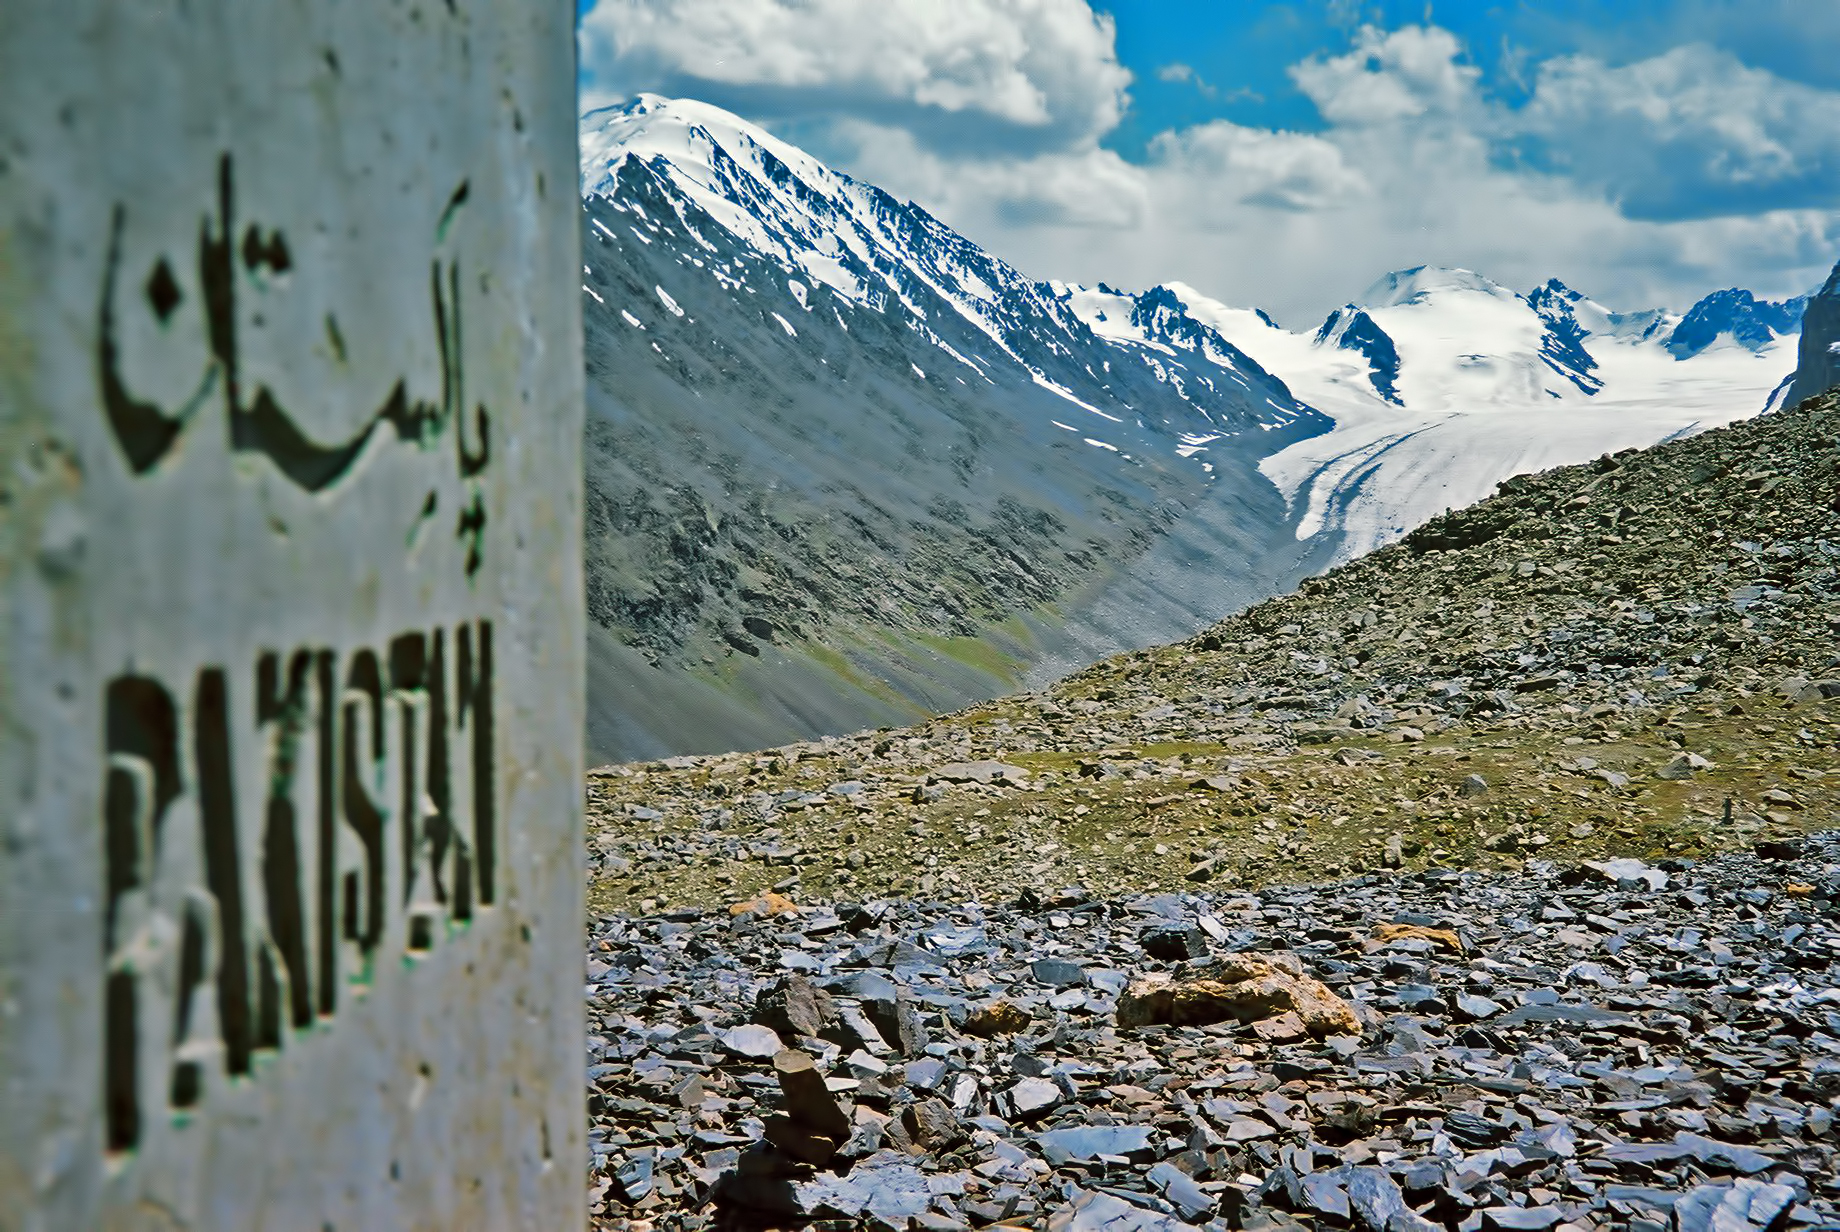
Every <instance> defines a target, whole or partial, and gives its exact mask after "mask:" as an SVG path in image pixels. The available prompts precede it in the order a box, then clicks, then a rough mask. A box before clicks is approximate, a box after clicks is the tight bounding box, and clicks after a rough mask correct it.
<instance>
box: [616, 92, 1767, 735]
mask: <svg viewBox="0 0 1840 1232" xmlns="http://www.w3.org/2000/svg"><path fill="white" fill-rule="evenodd" d="M582 191H583V198H584V200H583V226H584V257H585V260H586V262H587V263H586V265H585V267H584V271H583V295H584V310H585V311H584V317H585V326H586V331H587V353H588V360H589V404H590V417H589V420H590V422H589V430H588V437H587V451H586V461H587V480H588V506H587V513H588V529H589V535H588V543H587V579H588V591H589V600H590V615H591V616H592V622H591V631H590V638H591V648H590V649H591V653H590V664H591V672H590V681H589V708H590V716H589V745H590V749H591V750H592V751H594V752H595V753H596V754H597V755H599V756H603V757H611V758H634V757H642V756H656V755H660V754H665V753H674V752H708V751H716V750H721V749H731V748H744V747H758V746H760V745H764V744H772V743H778V742H782V741H784V740H786V739H789V738H793V737H797V736H814V735H820V734H826V733H836V732H843V731H849V730H852V729H857V728H861V727H866V726H872V725H875V724H886V723H896V722H906V721H911V720H913V719H916V718H919V717H921V716H923V715H925V714H929V713H936V712H938V711H940V710H943V709H950V708H952V707H954V706H958V705H962V704H963V703H965V702H966V701H969V700H972V699H976V698H980V697H987V696H991V695H994V694H998V693H1001V692H1005V691H1008V690H1011V689H1014V688H1017V687H1031V686H1034V685H1038V684H1041V683H1044V682H1046V681H1048V680H1051V679H1054V678H1055V677H1057V676H1058V675H1060V674H1062V673H1064V672H1065V671H1067V670H1070V669H1072V668H1074V667H1077V666H1080V665H1082V664H1084V663H1088V662H1091V661H1092V660H1093V659H1094V658H1096V657H1100V656H1102V655H1104V654H1107V653H1113V652H1116V651H1118V650H1122V649H1130V648H1134V647H1138V646H1143V645H1147V644H1153V643H1155V642H1157V641H1163V640H1169V639H1172V638H1178V637H1182V636H1186V635H1187V634H1189V633H1192V632H1193V631H1194V630H1196V629H1198V628H1201V627H1203V626H1205V625H1206V624H1208V623H1209V622H1211V621H1212V620H1214V619H1217V618H1218V617H1219V616H1220V615H1222V614H1223V613H1226V612H1229V611H1233V610H1236V609H1238V608H1240V607H1243V606H1245V605H1246V604H1248V603H1251V602H1255V601H1257V600H1258V599H1261V598H1263V597H1264V596H1266V595H1268V594H1272V593H1278V592H1281V591H1283V590H1285V589H1288V588H1289V587H1290V586H1291V585H1292V584H1294V582H1295V581H1296V580H1297V579H1299V578H1301V577H1303V576H1306V575H1307V574H1309V573H1310V572H1313V571H1316V570H1318V569H1320V568H1321V567H1323V566H1324V565H1326V564H1328V563H1331V562H1333V561H1336V560H1340V559H1345V558H1347V557H1349V556H1351V555H1354V554H1356V553H1358V552H1360V551H1364V550H1367V549H1369V548H1371V547H1373V546H1376V545H1378V544H1380V543H1383V542H1388V541H1390V540H1392V539H1394V538H1397V537H1398V536H1399V535H1400V534H1403V533H1404V532H1405V531H1406V530H1408V529H1410V528H1411V527H1412V526H1415V525H1417V524H1418V523H1420V522H1422V521H1423V520H1424V519H1425V518H1427V517H1430V516H1432V515H1433V514H1435V513H1436V512H1438V511H1440V510H1442V509H1445V508H1448V507H1452V506H1456V505H1462V504H1465V503H1468V502H1470V501H1472V500H1474V499H1477V498H1479V497H1480V496H1482V495H1485V494H1486V493H1487V492H1488V491H1489V490H1490V489H1491V488H1492V486H1493V484H1494V483H1495V482H1496V481H1497V480H1499V479H1501V478H1502V477H1504V476H1506V475H1509V474H1512V473H1516V472H1518V471H1524V470H1537V469H1543V468H1545V467H1548V466H1551V465H1555V464H1559V463H1564V462H1574V461H1578V460H1581V459H1583V458H1586V457H1590V456H1594V455H1595V454H1597V453H1600V452H1604V451H1607V450H1616V449H1621V448H1625V447H1630V446H1640V445H1646V444H1649V443H1651V442H1653V441H1655V440H1658V439H1663V438H1666V437H1668V436H1671V435H1678V434H1682V433H1687V432H1691V431H1696V430H1698V429H1700V428H1703V427H1706V426H1708V425H1710V424H1714V423H1719V422H1725V421H1727V420H1729V419H1731V418H1734V417H1738V416H1742V415H1746V414H1750V413H1752V412H1754V411H1755V410H1756V409H1758V408H1760V407H1761V406H1762V405H1763V403H1764V401H1765V398H1766V396H1767V394H1768V392H1769V390H1770V389H1771V388H1772V387H1773V386H1775V385H1776V384H1777V383H1778V379H1779V378H1780V377H1781V374H1782V369H1783V368H1784V367H1786V366H1787V360H1786V355H1785V354H1783V353H1782V352H1783V351H1784V349H1785V348H1786V346H1787V343H1786V340H1785V339H1784V338H1783V337H1782V335H1781V331H1782V330H1783V329H1786V328H1790V327H1791V326H1792V323H1793V318H1794V316H1795V315H1796V313H1797V312H1798V311H1799V303H1798V302H1794V301H1792V302H1790V303H1787V304H1767V303H1759V302H1758V301H1756V300H1755V299H1754V297H1752V296H1750V295H1749V294H1748V293H1745V292H1721V293H1719V294H1718V295H1716V296H1713V297H1709V298H1708V300H1706V301H1703V302H1702V303H1701V304H1700V305H1698V306H1696V307H1695V308H1694V309H1693V310H1692V311H1691V312H1689V313H1688V314H1687V315H1686V317H1685V318H1684V319H1682V318H1676V317H1674V316H1672V315H1670V314H1667V313H1661V312H1640V313H1627V314H1622V313H1613V312H1610V311H1609V310H1608V309H1605V308H1603V307H1602V306H1601V305H1598V304H1596V303H1594V302H1593V301H1590V300H1589V299H1587V298H1586V297H1584V296H1582V295H1580V294H1578V293H1577V292H1574V291H1571V290H1569V289H1567V288H1565V287H1563V286H1561V285H1560V284H1558V283H1556V282H1554V283H1549V284H1547V285H1546V286H1545V287H1542V288H1540V289H1538V290H1536V291H1535V292H1533V293H1531V294H1530V295H1525V296H1523V295H1519V294H1517V293H1515V292H1512V291H1509V290H1507V289H1505V288H1502V287H1500V286H1498V285H1496V284H1494V283H1492V282H1490V281H1489V280H1487V279H1486V278H1482V277H1481V276H1479V275H1476V274H1473V273H1470V272H1468V271H1461V270H1434V269H1417V270H1408V271H1402V272H1400V273H1398V274H1395V275H1390V276H1389V277H1388V278H1386V279H1383V280H1381V282H1380V283H1379V284H1376V286H1375V287H1374V288H1373V289H1371V290H1370V291H1369V293H1368V294H1367V295H1366V296H1364V297H1363V299H1362V302H1361V303H1360V304H1359V305H1350V306H1349V307H1348V308H1346V309H1342V310H1338V312H1337V313H1335V314H1332V315H1331V317H1330V318H1329V320H1328V321H1327V322H1325V323H1324V324H1323V326H1322V327H1321V328H1320V329H1316V330H1306V331H1303V332H1300V333H1292V332H1290V331H1288V330H1285V329H1282V328H1280V327H1279V326H1278V325H1277V324H1276V323H1275V322H1273V321H1272V320H1271V318H1269V317H1268V316H1266V315H1265V314H1263V313H1260V312H1257V311H1256V310H1252V309H1246V310H1239V309H1231V308H1227V307H1226V306H1224V305H1222V304H1219V303H1217V302H1215V301H1213V300H1210V299H1207V298H1206V297H1205V296H1202V295H1201V294H1200V293H1199V292H1196V291H1194V290H1193V289H1192V288H1188V287H1185V286H1183V285H1182V284H1179V283H1172V284H1169V285H1167V286H1162V287H1154V288H1151V289H1150V290H1148V291H1145V292H1142V293H1137V294H1125V293H1121V292H1118V291H1115V290H1113V289H1111V288H1108V287H1104V286H1100V287H1098V288H1087V287H1079V286H1071V285H1067V284H1061V283H1045V282H1037V281H1034V280H1031V279H1030V278H1028V277H1026V276H1025V275H1023V274H1022V273H1020V272H1018V271H1016V270H1014V269H1013V268H1011V267H1009V266H1008V265H1006V264H1004V263H1003V262H1001V261H999V260H997V259H995V258H993V257H991V256H990V255H989V254H987V253H984V252H983V251H981V250H980V249H978V248H977V247H976V246H975V245H974V244H971V243H970V242H969V241H967V240H966V239H964V238H963V237H962V236H959V235H957V234H956V233H954V232H952V231H951V230H950V229H949V228H947V227H945V226H944V225H943V224H941V223H940V222H939V221H938V220H937V219H934V218H933V217H931V216H930V215H928V214H927V213H926V212H925V211H924V210H922V209H920V208H918V207H916V206H914V205H912V204H908V203H902V202H898V201H896V200H894V199H893V198H891V197H889V196H888V195H887V194H885V193H883V192H881V191H879V190H877V189H875V188H874V187H872V186H870V185H866V184H861V183H858V182H855V181H853V180H851V179H849V177H847V176H843V175H840V174H838V173H837V172H835V171H833V170H831V169H829V168H827V167H825V166H824V165H823V164H822V163H820V162H818V161H817V160H815V159H813V158H811V157H810V156H809V155H807V154H805V153H803V152H802V151H800V150H798V149H797V148H795V147H793V146H790V145H788V144H786V143H784V142H782V141H779V140H777V139H776V138H774V137H772V136H771V135H770V134H768V133H766V132H765V131H764V130H762V129H760V128H758V127H756V126H753V125H750V124H748V123H746V122H745V121H743V120H741V119H739V118H738V117H735V116H733V115H731V114H729V113H727V112H723V111H721V110H719V109H717V108H713V107H708V106H706V105H703V104H699V103H694V102H689V101H683V100H675V101H674V100H668V99H662V98H657V97H655V96H644V97H642V98H640V99H638V100H637V101H636V102H634V103H632V104H630V105H627V106H624V107H620V108H614V109H609V110H606V111H601V112H596V113H594V114H592V115H590V116H588V117H586V118H584V121H583V130H582ZM1683 330H1684V331H1686V332H1685V333H1683V332H1682V331H1683Z"/></svg>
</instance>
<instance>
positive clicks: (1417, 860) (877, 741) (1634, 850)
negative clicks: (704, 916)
mask: <svg viewBox="0 0 1840 1232" xmlns="http://www.w3.org/2000/svg"><path fill="white" fill-rule="evenodd" d="M1837 409H1840V395H1831V394H1830V395H1827V396H1824V397H1823V398H1821V399H1816V400H1813V401H1811V402H1808V403H1806V404H1803V405H1802V406H1800V407H1798V408H1795V409H1793V410H1785V411H1781V412H1776V413H1772V414H1769V415H1766V416H1763V417H1761V418H1758V419H1754V420H1749V421H1746V422H1743V423H1739V424H1736V425H1732V426H1730V427H1727V428H1722V429H1716V430H1713V431H1709V432H1706V433H1702V434H1700V435H1696V436H1693V437H1690V438H1686V439H1683V440H1677V441H1671V442H1668V443H1665V444H1662V445H1660V446H1656V447H1654V448H1652V449H1649V450H1646V451H1642V452H1639V453H1637V452H1630V453H1626V454H1620V455H1616V456H1613V457H1605V458H1601V459H1599V460H1597V461H1595V462H1593V463H1589V464H1584V465H1580V466H1572V467H1565V468H1561V469H1557V470H1554V471H1550V472H1546V473H1544V474H1540V475H1535V476H1526V477H1520V478H1516V479H1512V480H1510V481H1508V482H1507V483H1505V484H1504V485H1503V490H1502V491H1501V492H1500V494H1499V495H1497V496H1495V497H1493V498H1491V499H1489V500H1487V501H1484V502H1482V503H1480V504H1478V505H1476V506H1474V507H1472V508H1469V509H1465V510H1461V511H1459V512H1457V513H1454V514H1450V515H1447V516H1444V517H1440V518H1437V519H1434V520H1432V521H1431V522H1430V523H1428V524H1427V525H1426V526H1424V527H1422V528H1420V529H1419V530H1417V531H1415V532H1414V533H1413V534H1411V535H1410V536H1408V537H1407V538H1406V539H1405V540H1403V541H1402V542H1400V543H1397V544H1394V545H1392V546H1389V547H1387V548H1383V549H1381V550H1379V551H1377V552H1375V553H1373V554H1371V555H1369V556H1367V557H1364V558H1362V559H1360V560H1357V561H1354V562H1352V563H1350V564H1347V565H1344V566H1341V567H1340V568H1338V569H1336V570H1334V571H1333V572H1331V573H1329V574H1327V575H1325V576H1323V577H1319V578H1314V579H1311V580H1310V581H1308V582H1307V583H1305V584H1304V586H1303V588H1302V589H1301V591H1300V592H1299V593H1297V594H1293V595H1287V596H1284V597H1282V598H1277V599H1272V600H1269V601H1267V602H1264V603H1261V604H1259V605H1257V606H1256V607H1253V608H1251V609H1250V610H1248V611H1246V612H1244V613H1241V614H1240V615H1238V616H1235V617H1232V618H1230V619H1228V620H1226V621H1224V622H1222V623H1220V624H1218V625H1216V626H1215V627H1213V628H1211V629H1209V630H1207V631H1206V632H1204V633H1202V634H1199V635H1197V636H1195V637H1192V638H1190V639H1187V640H1186V641H1183V642H1179V643H1176V644H1173V645H1169V646H1163V647H1160V648H1157V649H1153V650H1145V651H1139V652H1136V653H1133V654H1129V655H1125V656H1121V657H1117V658H1114V659H1111V660H1108V661H1105V662H1103V663H1099V664H1097V665H1095V666H1093V667H1091V668H1089V669H1087V670H1085V671H1083V672H1080V673H1078V674H1077V675H1075V676H1073V677H1071V678H1069V679H1067V680H1065V681H1064V682H1062V683H1060V684H1057V685H1055V686H1053V687H1052V688H1048V689H1045V690H1042V691H1039V692H1035V693H1028V694H1021V695H1016V696H1012V697H1006V698H1003V699H1000V700H998V701H996V702H992V703H989V704H986V705H982V706H977V707H973V708H971V709H969V710H964V711H960V712H958V713H956V714H952V715H947V716H944V717H941V718H938V719H935V720H932V721H929V722H927V723H924V724H921V725H919V726H916V727H912V728H908V729H904V730H899V731H896V730H886V731H880V732H873V733H866V734H863V735H860V736H855V737H851V738H847V739H833V740H825V741H821V742H815V743H807V744H801V745H796V746H790V747H785V748H780V749H777V750H772V751H768V752H765V753H758V754H736V755H728V756H721V757H710V758H679V759H673V760H671V761H668V762H660V763H651V764H647V765H642V766H610V767H606V768H603V769H602V770H599V771H596V772H594V774H593V776H592V777H591V779H590V783H589V810H590V815H591V819H592V820H591V824H590V831H591V834H592V835H593V838H592V839H591V847H590V860H591V865H592V867H593V880H592V884H591V887H590V900H591V901H592V902H593V903H595V904H596V905H597V906H598V907H600V908H602V909H609V908H615V907H621V906H640V905H643V904H646V903H648V902H649V903H651V904H653V905H656V904H659V903H666V902H668V903H671V904H682V903H716V902H725V901H732V900H733V899H735V898H738V897H740V896H742V895H743V894H744V893H749V892H754V891H758V890H761V889H763V888H767V887H771V886H777V887H779V888H781V889H782V890H785V891H786V892H789V893H793V894H796V895H800V896H804V897H835V898H847V899H858V900H860V899H865V898H873V897H876V896H878V895H883V894H888V893H922V894H924V893H955V894H960V895H972V894H980V895H984V896H989V897H999V898H1001V897H1008V896H1011V895H1013V894H1015V893H1016V892H1017V891H1018V890H1019V889H1024V888H1030V889H1032V890H1034V891H1035V892H1037V893H1040V894H1050V893H1052V892H1054V890H1055V889H1056V888H1057V887H1060V886H1065V885H1069V884H1074V883H1081V884H1084V885H1086V886H1088V887H1091V888H1100V887H1102V888H1104V889H1106V890H1107V891H1121V890H1125V889H1131V888H1140V887H1141V888H1151V887H1170V886H1177V885H1184V884H1207V885H1218V884H1223V883H1226V884H1247V885H1256V884H1261V883H1266V882H1274V881H1275V882H1289V881H1306V880H1317V879H1322V878H1325V877H1330V876H1334V875H1338V874H1348V873H1353V872H1358V871H1363V870H1371V869H1383V868H1388V867H1398V868H1407V869H1413V868H1424V867H1430V866H1437V865H1468V864H1474V865H1479V866H1483V867H1488V866H1504V867H1518V866H1519V865H1520V864H1521V863H1522V862H1524V861H1525V860H1527V859H1529V858H1531V857H1535V856H1537V857H1540V858H1548V859H1563V860H1572V861H1576V860H1579V859H1583V858H1586V857H1592V858H1595V857H1601V856H1605V855H1632V854H1633V855H1640V856H1645V857H1648V858H1660V857H1668V856H1672V857H1692V856H1699V855H1703V854H1706V853H1708V852H1712V851H1716V850H1720V849H1725V848H1730V847H1742V846H1748V845H1750V844H1752V843H1754V842H1757V841H1760V840H1763V839H1767V838H1771V837H1774V836H1778V835H1781V834H1792V833H1795V832H1798V831H1801V830H1804V829H1807V828H1812V827H1818V826H1822V825H1826V824H1831V817H1832V815H1833V810H1834V807H1835V805H1836V803H1840V794H1837V792H1836V787H1837V786H1840V747H1837V746H1840V726H1837V723H1836V720H1840V711H1836V710H1835V708H1834V705H1835V704H1834V703H1831V702H1830V701H1829V700H1828V699H1829V698H1832V697H1835V696H1840V657H1837V656H1836V653H1835V633H1836V631H1837V630H1840V512H1837V510H1840V435H1836V434H1837V433H1840V418H1837V417H1836V414H1835V412H1836V410H1837Z"/></svg>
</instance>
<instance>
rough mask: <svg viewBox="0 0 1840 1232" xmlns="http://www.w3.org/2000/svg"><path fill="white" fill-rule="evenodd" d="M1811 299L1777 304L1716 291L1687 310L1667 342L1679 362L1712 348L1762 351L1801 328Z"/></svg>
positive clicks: (1739, 293)
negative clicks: (1735, 347) (1731, 347)
mask: <svg viewBox="0 0 1840 1232" xmlns="http://www.w3.org/2000/svg"><path fill="white" fill-rule="evenodd" d="M1807 306H1808V297H1807V296H1805V295H1802V296H1797V297H1796V298H1795V299H1791V300H1784V301H1782V302H1780V303H1774V302H1771V301H1769V300H1760V299H1758V298H1757V297H1756V296H1755V295H1752V294H1751V293H1750V292H1749V291H1744V290H1740V289H1738V288H1737V287H1733V288H1731V289H1729V290H1725V291H1714V292H1713V293H1712V294H1711V295H1708V296H1706V297H1705V298H1704V299H1702V300H1700V301H1699V302H1698V303H1697V304H1695V305H1693V307H1691V308H1689V309H1688V310H1687V314H1686V315H1685V316H1684V317H1682V318H1681V319H1680V323H1679V324H1678V325H1676V326H1675V327H1674V330H1673V333H1672V334H1671V335H1670V336H1669V338H1668V342H1667V348H1668V350H1669V351H1670V352H1671V353H1672V354H1673V356H1674V358H1676V359H1690V358H1691V357H1693V356H1695V355H1698V354H1699V353H1700V352H1701V351H1704V350H1706V349H1708V348H1710V347H1713V346H1716V345H1720V344H1724V345H1728V346H1740V347H1743V348H1745V349H1746V350H1750V351H1761V350H1762V349H1764V348H1765V347H1767V346H1769V345H1771V344H1772V343H1774V342H1775V341H1776V340H1777V339H1778V338H1781V337H1783V336H1785V335H1793V334H1795V333H1796V332H1797V331H1798V330H1799V329H1800V326H1801V321H1802V312H1803V310H1804V309H1805V308H1806V307H1807Z"/></svg>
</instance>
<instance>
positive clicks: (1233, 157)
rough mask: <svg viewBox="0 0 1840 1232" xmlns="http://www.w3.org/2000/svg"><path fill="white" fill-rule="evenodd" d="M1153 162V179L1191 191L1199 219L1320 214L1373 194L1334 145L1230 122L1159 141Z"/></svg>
mask: <svg viewBox="0 0 1840 1232" xmlns="http://www.w3.org/2000/svg"><path fill="white" fill-rule="evenodd" d="M1150 155H1151V167H1150V172H1149V174H1150V176H1151V178H1155V179H1158V180H1161V181H1164V183H1165V186H1166V187H1167V188H1168V189H1169V190H1170V191H1174V192H1181V191H1186V192H1187V193H1188V195H1190V196H1191V197H1192V198H1193V199H1192V200H1191V201H1190V202H1189V205H1190V208H1192V209H1194V210H1195V211H1196V213H1197V214H1198V215H1206V214H1210V213H1212V214H1219V213H1220V212H1221V207H1223V206H1226V207H1234V206H1242V205H1252V206H1265V207H1269V208H1273V209H1282V210H1322V209H1327V208H1330V207H1332V206H1336V205H1345V204H1349V203H1351V202H1355V201H1359V200H1361V199H1363V198H1365V197H1367V196H1369V195H1370V194H1371V191H1372V190H1371V187H1370V186H1369V184H1368V182H1367V180H1366V178H1365V177H1364V176H1362V175H1361V173H1360V172H1358V171H1356V170H1355V169H1354V168H1353V167H1351V166H1349V164H1348V162H1347V160H1346V158H1345V157H1344V156H1343V154H1342V150H1341V147H1339V146H1337V145H1336V144H1335V143H1334V142H1332V141H1328V140H1325V139H1324V138H1321V137H1316V136H1312V135H1309V134H1306V133H1287V132H1274V131H1272V130H1270V129H1262V128H1248V127H1245V126H1243V125H1239V124H1233V123H1230V122H1228V121H1226V120H1212V121H1209V122H1208V123H1206V124H1197V125H1195V126H1194V127H1192V128H1185V129H1182V130H1180V131H1177V132H1166V133H1161V134H1158V135H1157V136H1156V137H1155V138H1154V139H1153V140H1152V141H1151V143H1150ZM1194 190H1199V192H1198V193H1196V192H1195V191H1194ZM1223 221H1224V220H1223Z"/></svg>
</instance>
